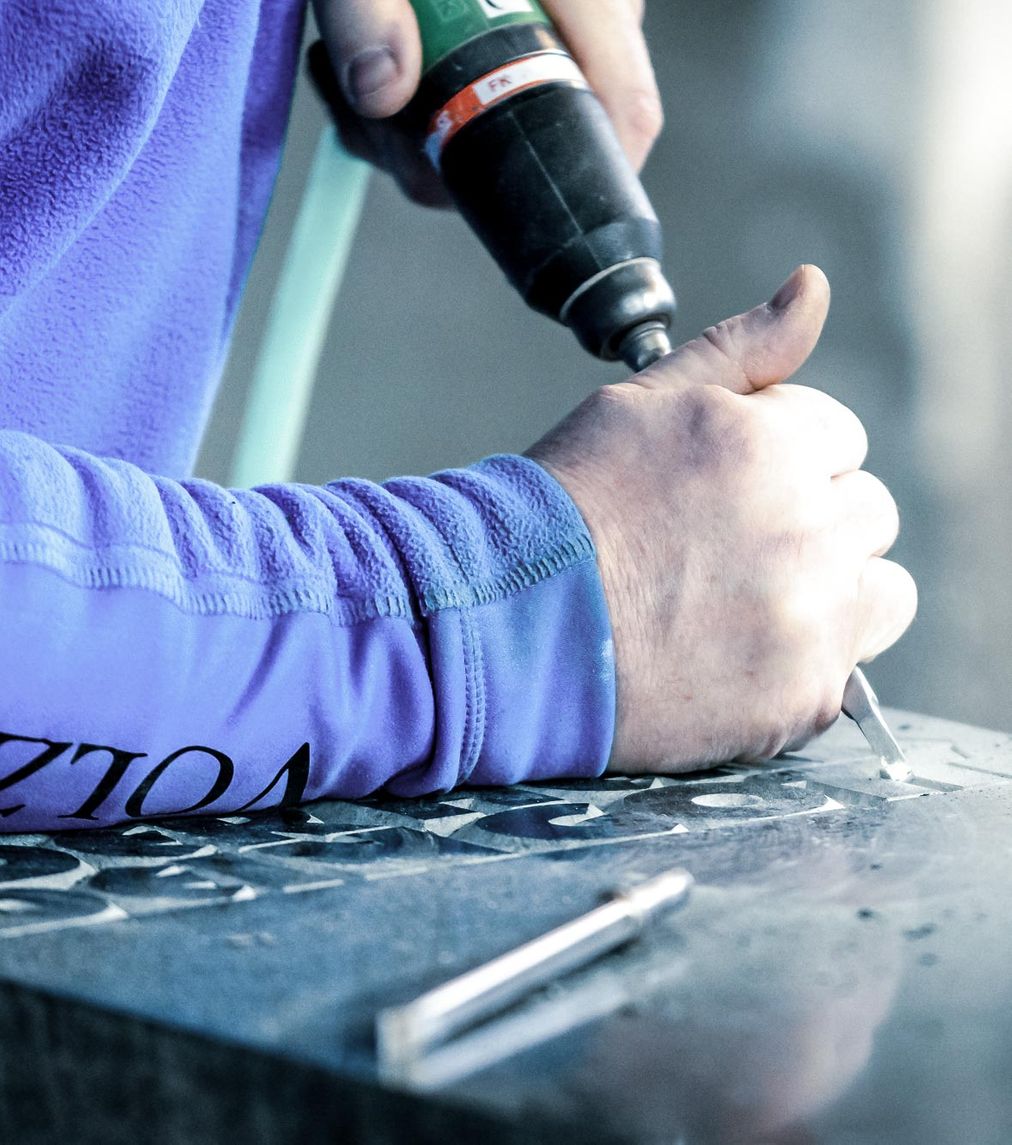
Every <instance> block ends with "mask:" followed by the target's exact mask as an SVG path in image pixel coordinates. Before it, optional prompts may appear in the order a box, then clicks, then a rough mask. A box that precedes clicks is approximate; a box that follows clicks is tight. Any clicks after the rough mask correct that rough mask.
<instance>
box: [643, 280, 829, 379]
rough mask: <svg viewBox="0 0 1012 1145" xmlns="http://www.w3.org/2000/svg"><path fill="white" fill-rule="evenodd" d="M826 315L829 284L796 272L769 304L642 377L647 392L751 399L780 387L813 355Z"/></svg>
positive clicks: (689, 344) (680, 351)
mask: <svg viewBox="0 0 1012 1145" xmlns="http://www.w3.org/2000/svg"><path fill="white" fill-rule="evenodd" d="M828 310H829V283H828V282H827V281H826V276H825V275H824V274H823V273H822V271H821V270H819V268H818V267H817V266H811V265H806V266H799V267H798V268H797V270H795V271H794V273H793V274H792V275H791V276H790V278H788V279H787V281H786V282H785V283H784V284H783V286H781V287H780V289H779V290H778V291H777V292H776V294H774V295H773V297H772V298H771V299H770V301H769V302H764V303H763V304H762V306H757V307H755V309H754V310H749V311H748V312H747V313H745V314H739V315H737V317H735V318H727V319H725V320H724V321H723V322H720V323H718V324H717V325H716V326H711V327H710V328H709V329H708V330H704V331H703V333H702V334H700V336H699V337H698V338H693V340H692V341H691V342H686V343H684V345H682V346H679V347H678V349H677V350H675V351H674V353H673V354H669V355H668V356H667V357H665V358H662V359H661V360H660V361H659V362H658V363H657V364H656V365H654V366H651V367H650V369H649V370H646V371H644V373H643V374H641V375H640V376H639V378H638V379H637V381H639V382H641V383H642V384H644V385H648V386H670V385H671V383H672V381H675V382H679V383H682V384H688V385H707V384H709V385H718V386H723V387H724V388H725V389H729V390H734V391H735V393H739V394H749V393H753V392H754V391H756V390H761V389H763V388H764V387H765V386H769V385H772V384H773V383H774V382H782V381H784V380H785V379H787V378H789V377H790V376H791V374H793V373H794V372H795V370H797V369H799V368H800V367H801V366H802V365H803V364H804V362H805V360H806V359H807V357H808V355H809V354H811V352H812V350H813V349H815V344H816V342H818V340H819V335H820V334H821V333H822V327H823V325H824V324H825V321H826V314H827V312H828Z"/></svg>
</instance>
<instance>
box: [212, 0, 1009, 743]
mask: <svg viewBox="0 0 1012 1145" xmlns="http://www.w3.org/2000/svg"><path fill="white" fill-rule="evenodd" d="M588 7H589V5H588ZM646 27H647V31H648V35H649V39H650V43H651V47H652V51H653V55H654V63H655V67H656V70H657V75H658V80H659V82H660V86H661V91H662V93H663V96H664V100H665V106H666V109H667V127H666V129H665V132H664V134H663V136H662V138H661V140H660V142H659V144H658V146H657V148H656V150H655V152H654V155H653V157H652V159H651V160H650V163H649V165H648V167H647V170H646V172H645V176H644V181H645V183H646V186H647V190H648V191H649V193H650V195H651V197H652V199H653V202H654V205H655V207H656V209H657V213H658V215H659V216H660V219H661V222H662V224H663V225H664V228H665V232H666V236H667V245H668V253H667V260H666V269H667V271H668V276H669V278H670V279H671V281H672V283H673V284H674V286H675V289H676V291H677V292H678V295H679V302H680V311H679V314H680V316H679V319H678V322H677V326H676V330H675V334H676V339H677V340H679V341H682V340H684V339H686V338H689V337H692V336H693V335H694V334H696V333H698V331H699V330H700V329H702V328H703V327H705V326H707V325H709V324H711V323H713V322H716V321H718V320H720V319H721V318H724V317H727V316H729V315H731V314H734V313H737V312H738V311H741V310H744V309H747V308H749V307H751V306H753V305H755V304H756V303H758V302H761V301H762V300H764V299H765V298H768V297H769V296H770V295H771V294H772V293H773V291H774V290H775V289H776V287H777V286H778V285H779V283H780V282H781V281H782V279H784V278H785V277H786V276H787V274H788V273H789V272H790V271H791V269H792V268H793V267H794V266H795V265H796V264H797V263H799V262H815V263H818V264H819V265H820V266H822V267H823V269H824V270H825V271H826V273H827V274H828V276H829V279H830V281H831V283H832V285H833V307H832V311H831V315H830V319H829V324H828V326H827V328H826V332H825V335H824V337H823V339H822V342H821V343H820V346H819V348H818V349H817V350H816V352H815V354H814V355H813V357H812V359H811V361H810V362H809V364H808V365H807V366H806V367H805V369H804V370H803V372H802V373H801V374H800V375H799V376H798V380H800V381H802V382H804V383H805V384H808V385H813V386H817V387H819V388H822V389H825V390H827V391H828V392H830V393H831V394H833V395H834V396H836V397H838V398H839V399H841V400H842V401H844V402H845V403H847V404H848V405H850V406H851V407H852V408H853V409H854V410H856V411H857V413H858V414H859V415H860V416H861V417H862V419H863V420H864V422H865V424H866V425H867V427H868V430H869V434H870V437H871V454H870V456H869V460H868V468H870V469H871V470H872V471H873V472H875V473H877V474H878V475H879V476H880V477H882V478H883V479H884V480H885V481H886V483H887V484H888V485H889V486H890V487H891V488H892V490H893V492H894V494H895V495H896V497H897V500H898V501H899V503H900V508H901V512H902V514H903V533H902V536H901V538H900V540H899V542H898V544H897V546H896V549H895V556H896V558H897V559H898V560H900V561H901V562H903V563H904V564H905V565H906V566H907V567H908V568H909V569H910V570H911V571H912V572H913V573H914V575H915V577H916V578H917V581H918V583H919V586H920V591H921V605H920V614H919V617H918V619H917V621H916V622H915V624H914V627H913V628H912V629H911V631H910V633H909V634H908V635H907V636H906V637H905V638H904V639H903V640H902V641H901V642H900V644H899V645H898V646H897V647H896V648H894V649H893V650H891V651H890V652H888V653H887V654H885V655H884V656H882V657H881V658H880V659H879V660H878V661H876V662H875V664H873V665H872V667H871V669H870V670H869V676H870V677H871V678H872V680H873V683H874V684H875V686H876V688H877V689H878V691H879V694H880V696H881V697H882V699H883V700H884V701H885V702H887V703H888V704H890V705H892V706H896V707H905V708H910V709H915V710H920V711H925V712H930V713H932V714H935V715H942V716H947V717H952V718H955V719H961V720H965V721H968V722H973V723H979V724H985V725H989V726H993V727H997V728H1002V729H1005V730H1012V707H1010V697H1012V640H1010V636H1012V514H1010V513H1009V511H1008V504H1009V492H1008V486H1009V482H1010V479H1012V459H1010V451H1009V448H1008V440H1009V433H1010V431H1012V414H1010V413H1009V412H1008V394H1009V382H1010V381H1012V369H1010V366H1009V360H1010V358H1012V321H1010V318H1012V314H1010V310H1012V306H1010V301H1009V300H1010V298H1012V270H1010V258H1009V256H1010V254H1012V4H1010V3H1008V0H890V2H889V3H881V2H880V0H847V2H846V3H843V4H841V3H839V2H836V3H830V2H829V0H692V2H688V0H652V2H651V0H648V3H647V17H646ZM323 122H324V117H323V113H322V110H321V108H320V106H319V105H318V104H317V101H316V98H315V96H314V94H313V93H312V91H311V90H310V89H309V88H308V85H307V84H306V83H304V82H301V81H300V87H299V90H298V93H297V98H296V102H295V106H294V109H293V114H292V121H291V126H290V131H289V138H288V146H287V150H286V156H285V161H284V166H283V170H282V175H281V179H280V182H279V184H278V188H277V192H276V194H275V197H274V202H273V205H272V208H271V214H270V217H269V220H268V225H267V228H266V230H265V233H264V236H263V239H262V242H261V245H260V249H259V252H258V255H257V260H256V263H255V266H254V270H253V273H252V276H251V279H250V282H249V287H248V290H247V294H246V298H245V301H244V305H243V310H242V313H241V315H240V319H239V323H238V328H237V335H236V339H235V344H234V347H233V352H232V357H231V360H230V363H229V366H228V370H227V375H226V379H225V385H224V387H223V389H222V392H221V396H220V400H219V402H218V405H217V407H216V410H215V414H214V417H213V420H212V425H211V427H210V430H209V433H208V435H207V438H206V442H205V448H204V451H203V457H202V462H201V467H200V473H201V475H203V476H206V477H209V478H211V479H214V480H218V481H222V480H224V479H225V478H226V475H227V473H228V469H229V462H230V459H231V456H232V450H233V445H234V440H235V434H236V428H237V425H238V421H239V418H240V416H241V412H242V407H243V402H244V398H245V393H246V387H247V385H248V380H249V377H250V373H251V370H252V368H253V363H254V361H255V359H256V353H257V348H258V344H259V338H260V334H261V332H262V330H263V326H264V323H265V320H266V316H267V310H268V307H269V303H270V296H271V290H272V288H273V284H274V281H275V278H276V274H277V271H278V268H279V265H280V262H281V259H282V258H283V255H284V249H285V244H286V242H287V239H288V235H289V233H290V228H291V225H292V220H293V216H294V213H295V211H296V210H297V207H298V202H299V197H300V195H301V191H302V187H303V185H304V182H305V178H306V174H307V170H308V166H309V163H310V160H311V157H312V153H313V151H314V148H315V146H316V142H317V138H318V135H319V132H320V130H321V127H322V125H323ZM621 377H622V371H621V369H620V368H618V367H615V366H606V365H603V364H599V363H595V362H594V361H593V360H591V359H590V358H589V357H588V355H586V354H585V353H584V352H583V351H582V350H580V349H579V347H578V346H577V344H576V342H575V340H574V339H573V338H572V336H571V335H570V334H569V332H568V331H566V330H563V329H562V328H561V327H556V326H554V325H553V324H552V323H550V322H549V321H548V320H547V319H545V318H542V317H541V316H539V315H536V314H534V313H533V312H530V311H528V310H527V309H526V308H525V307H524V305H523V304H522V303H521V302H520V301H519V299H518V298H517V297H516V296H515V295H514V294H513V292H512V290H511V289H510V288H509V287H508V286H507V284H506V283H505V281H504V280H502V278H501V276H500V274H499V272H498V270H497V269H496V267H495V266H494V265H493V264H492V262H491V260H490V259H489V257H488V256H487V255H486V254H485V252H484V250H482V249H481V248H480V247H479V245H478V243H477V241H476V240H475V239H474V238H473V236H472V235H471V234H470V233H469V232H468V231H467V230H466V228H465V227H464V225H463V224H462V223H461V221H460V220H459V219H458V218H457V217H455V216H454V215H452V214H450V213H445V212H434V211H427V210H425V209H423V208H421V207H416V206H413V205H411V204H410V203H407V202H405V201H404V200H403V199H402V198H401V197H400V195H399V193H398V192H397V190H396V188H395V187H394V185H393V184H392V182H391V181H390V180H389V179H388V178H387V177H385V176H380V175H377V176H375V177H374V179H373V181H372V183H371V185H370V190H369V196H368V200H367V204H366V209H365V214H364V217H363V219H362V223H361V227H360V230H359V232H358V236H357V239H356V243H355V247H354V251H353V253H352V257H351V261H350V263H349V267H348V272H347V277H346V279H345V283H344V287H343V289H342V293H341V296H340V298H339V301H338V306H337V310H336V313H335V315H334V320H333V324H332V329H331V331H330V335H329V340H328V345H327V349H326V353H325V358H324V366H323V368H322V370H321V372H320V377H319V379H318V383H317V388H316V392H315V396H314V400H313V407H312V412H311V416H310V420H309V429H308V432H307V436H306V439H305V442H304V446H303V450H302V454H301V457H300V461H299V466H298V474H297V476H298V479H299V480H302V481H309V482H324V481H327V480H331V479H333V478H335V477H339V476H349V475H355V476H362V477H368V478H374V479H383V478H385V477H389V476H392V475H395V474H399V473H426V472H430V471H432V470H435V469H440V468H444V467H447V466H459V465H466V464H467V463H469V462H471V461H474V460H476V459H478V458H480V457H482V456H484V455H486V454H488V453H493V452H501V451H520V450H523V449H524V448H526V447H527V446H528V445H530V444H531V443H532V442H534V441H535V440H536V439H537V438H538V437H540V436H541V435H542V434H543V433H544V432H545V430H546V429H547V428H549V427H550V426H551V425H552V424H553V423H554V422H555V421H557V420H558V419H559V418H560V417H561V416H562V415H563V414H564V413H566V412H567V411H568V410H569V409H570V408H571V407H572V406H574V405H575V404H576V403H577V402H579V401H580V399H581V398H582V397H583V396H585V395H586V394H587V393H588V392H589V391H590V390H592V389H593V388H594V387H595V386H597V385H600V384H601V383H603V382H608V381H618V380H621Z"/></svg>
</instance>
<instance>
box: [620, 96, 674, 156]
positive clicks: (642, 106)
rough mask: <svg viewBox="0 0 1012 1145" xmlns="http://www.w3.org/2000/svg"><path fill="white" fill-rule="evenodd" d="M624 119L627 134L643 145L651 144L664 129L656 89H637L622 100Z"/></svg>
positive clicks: (659, 98) (662, 107) (662, 113)
mask: <svg viewBox="0 0 1012 1145" xmlns="http://www.w3.org/2000/svg"><path fill="white" fill-rule="evenodd" d="M623 107H624V119H625V123H626V128H627V130H628V131H629V134H630V135H631V136H632V137H633V138H634V139H636V140H638V141H639V142H641V143H645V144H652V143H653V142H654V141H655V140H656V139H657V137H658V136H659V135H660V133H661V131H662V130H663V129H664V105H663V104H662V103H661V96H660V92H659V91H658V90H657V88H656V87H639V88H634V89H633V90H632V91H630V92H629V93H628V94H627V95H626V97H625V100H624V104H623Z"/></svg>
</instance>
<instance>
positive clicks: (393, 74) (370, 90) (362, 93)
mask: <svg viewBox="0 0 1012 1145" xmlns="http://www.w3.org/2000/svg"><path fill="white" fill-rule="evenodd" d="M398 71H399V69H398V67H397V61H396V60H395V59H394V54H393V52H391V51H390V49H389V48H365V49H364V50H363V51H361V52H359V53H358V55H355V56H352V58H351V60H350V61H349V63H348V65H347V67H346V68H345V69H344V87H345V91H347V93H348V97H349V98H350V99H351V100H352V102H353V103H361V102H362V100H365V99H368V98H369V97H370V96H372V95H375V94H376V93H377V92H379V91H382V90H383V88H385V87H386V86H387V85H388V84H390V83H393V81H394V80H395V79H397V75H398Z"/></svg>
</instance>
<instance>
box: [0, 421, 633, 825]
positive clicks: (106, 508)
mask: <svg viewBox="0 0 1012 1145" xmlns="http://www.w3.org/2000/svg"><path fill="white" fill-rule="evenodd" d="M0 459H2V465H3V473H2V480H0V496H2V507H0V516H2V518H3V523H2V525H0V558H2V559H0V625H2V627H0V631H2V632H3V634H4V635H3V638H2V646H3V650H4V657H3V664H2V667H0V673H2V676H3V681H2V686H0V696H2V699H0V716H2V722H0V732H3V733H5V737H6V738H4V737H0V809H3V810H4V819H3V823H4V826H5V827H6V828H7V829H9V830H27V829H52V828H60V827H80V826H87V825H98V824H101V823H109V822H115V821H118V820H121V819H130V818H136V817H140V816H148V815H153V814H169V813H179V812H194V813H195V812H216V813H225V812H227V811H238V810H249V809H252V808H260V807H267V806H271V805H274V804H277V803H279V802H281V801H283V800H284V801H287V802H296V801H299V800H301V799H311V798H316V797H319V796H322V795H340V796H346V797H356V796H361V795H364V794H367V793H369V792H371V791H374V790H376V789H377V788H380V787H383V786H387V787H389V788H391V789H392V790H395V791H397V792H398V793H401V794H407V795H416V794H424V793H426V792H429V791H435V790H443V789H446V788H448V787H452V786H454V785H455V784H457V783H461V782H465V781H468V780H470V781H471V782H478V783H499V782H511V781H515V780H518V779H523V778H530V777H537V776H541V775H581V774H595V773H597V772H598V771H600V770H601V769H602V768H603V766H604V762H605V760H606V758H607V754H608V750H609V747H610V739H611V732H612V720H613V710H612V705H613V698H612V697H613V683H612V674H611V672H612V666H611V662H610V658H609V648H610V645H609V643H608V638H609V629H608V621H607V615H606V612H605V607H604V601H603V596H602V593H601V588H600V584H599V581H598V577H597V572H596V567H595V564H594V559H593V550H592V547H591V544H590V540H589V537H588V535H587V533H586V530H585V528H584V526H583V522H582V520H581V519H580V517H579V515H578V514H577V513H576V510H575V509H574V508H573V506H572V504H571V503H570V502H569V501H568V499H567V498H566V497H565V495H564V494H563V493H562V492H561V490H560V489H559V487H558V486H557V485H555V483H554V482H553V481H552V480H551V479H550V478H548V477H547V475H545V474H544V473H543V472H542V471H541V470H540V469H539V468H538V467H537V466H535V465H534V464H533V463H531V462H527V461H523V460H522V459H517V458H512V459H511V458H505V459H492V460H490V461H488V462H485V463H482V464H480V465H479V466H476V467H474V468H472V469H470V470H464V471H458V472H454V473H448V474H444V475H437V477H436V478H433V479H404V480H400V481H396V482H391V483H389V485H388V486H387V487H380V486H376V485H371V484H369V483H366V482H359V481H352V482H338V483H335V484H333V485H330V486H327V487H323V488H312V487H305V486H277V487H272V488H267V489H264V490H262V491H259V492H257V491H253V492H248V491H241V492H234V493H233V492H229V491H227V490H223V489H220V488H218V487H216V486H212V485H209V484H207V483H204V482H191V483H182V484H180V483H176V482H169V481H164V480H161V479H154V478H151V477H149V476H147V475H146V474H144V473H143V472H142V471H140V470H138V469H136V468H135V467H133V466H129V465H126V464H125V463H122V462H110V461H103V460H100V459H96V458H93V457H89V456H88V455H85V454H81V453H79V452H77V451H70V450H62V451H58V450H55V449H53V448H52V447H50V446H48V445H46V444H44V443H42V442H40V441H38V440H37V439H33V438H30V437H27V436H26V435H21V434H0Z"/></svg>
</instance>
